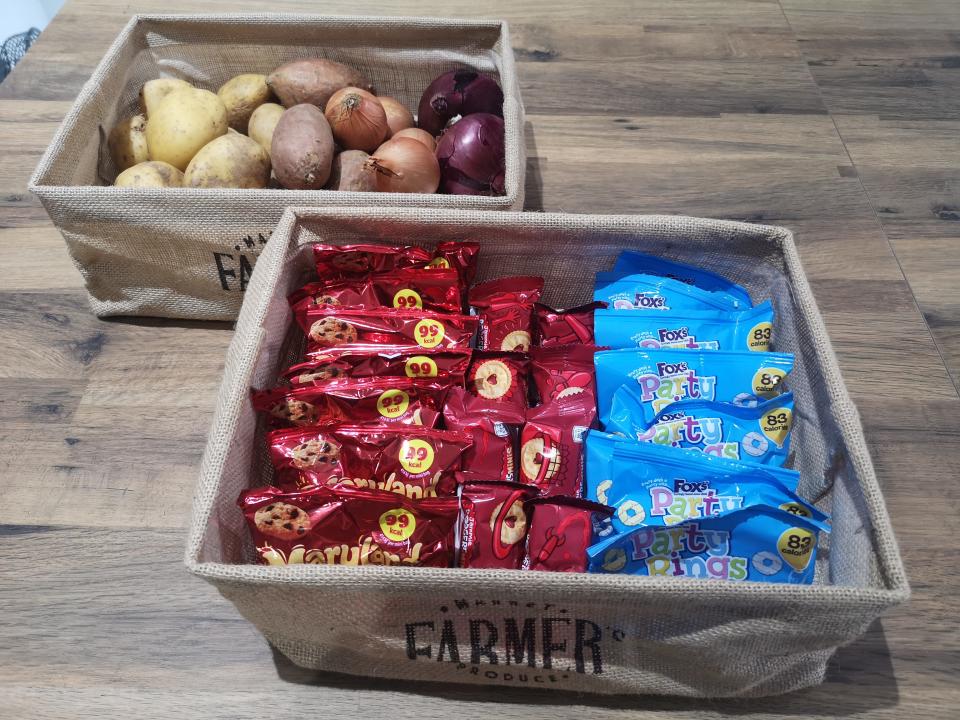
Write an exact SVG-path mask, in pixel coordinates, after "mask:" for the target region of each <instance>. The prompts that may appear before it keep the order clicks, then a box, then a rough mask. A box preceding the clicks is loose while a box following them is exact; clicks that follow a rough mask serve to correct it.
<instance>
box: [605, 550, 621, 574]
mask: <svg viewBox="0 0 960 720" xmlns="http://www.w3.org/2000/svg"><path fill="white" fill-rule="evenodd" d="M626 564H627V554H626V553H625V552H624V551H623V548H610V549H609V550H607V552H606V553H605V554H604V556H603V565H602V567H603V569H604V570H605V571H606V572H612V573H615V572H620V571H621V570H623V568H624V567H625V566H626Z"/></svg>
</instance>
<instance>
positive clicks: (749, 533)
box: [587, 506, 829, 585]
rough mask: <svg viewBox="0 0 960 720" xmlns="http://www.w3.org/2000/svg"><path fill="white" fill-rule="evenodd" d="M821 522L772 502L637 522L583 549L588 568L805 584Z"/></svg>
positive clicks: (812, 570) (809, 580)
mask: <svg viewBox="0 0 960 720" xmlns="http://www.w3.org/2000/svg"><path fill="white" fill-rule="evenodd" d="M821 530H823V531H826V532H829V529H828V528H827V527H826V526H824V525H823V524H822V523H817V522H815V521H813V520H811V519H808V518H804V517H801V516H799V515H794V514H792V513H789V512H785V511H783V510H780V509H779V508H775V507H767V506H755V507H749V508H745V509H743V510H740V511H738V512H734V513H730V514H729V515H723V516H721V517H711V518H706V519H703V520H690V521H688V522H685V523H682V524H681V525H676V526H674V527H641V528H637V529H635V530H633V531H632V532H629V533H627V534H624V535H615V536H612V537H608V538H606V539H604V540H601V541H600V542H598V543H595V544H594V545H591V546H590V547H589V548H588V549H587V561H588V563H589V565H588V572H596V573H608V574H610V573H620V574H624V575H648V576H650V577H685V578H691V579H703V580H737V581H742V580H750V581H754V582H780V583H792V584H797V585H809V584H811V583H812V582H813V577H814V573H815V570H816V558H817V533H818V532H819V531H821Z"/></svg>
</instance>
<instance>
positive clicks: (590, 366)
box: [238, 242, 826, 582]
mask: <svg viewBox="0 0 960 720" xmlns="http://www.w3.org/2000/svg"><path fill="white" fill-rule="evenodd" d="M479 251H480V247H479V245H478V244H477V243H473V242H444V243H440V244H439V245H438V246H437V247H436V249H435V250H434V251H433V252H428V251H426V250H425V249H423V248H419V247H412V246H403V247H389V246H384V245H376V244H370V245H344V246H330V245H317V246H315V247H314V259H315V264H316V270H317V278H318V279H317V280H316V281H314V282H311V283H308V284H307V285H305V286H304V287H302V288H300V289H299V290H297V291H296V292H294V293H293V294H291V296H290V297H289V302H290V305H291V308H292V309H293V315H294V318H295V321H296V323H297V324H298V325H299V327H300V328H301V329H302V330H303V332H304V334H305V336H306V351H305V356H304V357H303V358H301V359H300V361H299V362H297V363H296V364H294V365H293V366H291V367H290V368H288V369H286V370H285V371H284V372H283V373H282V375H281V379H280V382H279V384H278V385H277V386H276V387H273V388H269V389H261V390H256V391H254V392H253V403H254V407H255V408H256V409H257V410H259V411H261V412H262V413H263V414H264V416H265V417H266V421H267V424H268V426H269V428H268V429H269V432H267V434H266V442H267V444H268V446H269V451H270V457H271V461H272V464H273V468H274V478H273V483H272V484H271V485H269V486H264V487H259V488H252V489H249V490H247V491H245V492H244V493H243V494H242V495H241V496H240V498H239V500H238V503H239V505H240V507H241V510H242V511H243V513H244V515H245V517H246V519H247V521H248V524H249V527H250V530H251V534H252V536H253V540H254V543H255V545H256V548H257V557H258V559H259V560H260V561H261V562H264V563H268V564H275V565H283V564H292V563H316V564H342V565H408V566H419V565H424V566H433V567H464V568H499V569H518V570H519V569H523V570H545V571H562V572H587V571H590V572H607V573H610V572H621V573H634V574H650V575H671V576H692V577H705V578H726V579H730V580H741V579H751V580H753V579H766V580H783V581H787V582H809V581H810V579H812V559H813V556H814V553H815V547H816V533H817V531H818V530H820V529H825V528H826V525H825V524H824V523H825V520H826V518H825V516H823V514H822V513H820V512H819V511H817V510H816V509H815V508H813V507H812V506H810V505H809V504H807V503H806V502H804V501H803V500H802V499H800V498H799V497H797V496H796V495H795V494H794V491H795V490H796V486H797V482H798V479H799V478H798V475H797V473H796V472H794V471H792V470H788V469H785V468H784V467H782V466H783V464H784V462H785V461H786V460H787V458H788V450H789V433H790V425H791V422H792V408H793V405H792V397H791V396H790V395H789V393H781V392H780V390H781V389H782V388H783V386H784V378H785V376H786V375H787V373H789V371H790V368H791V367H792V357H790V356H787V355H778V354H776V353H770V352H768V351H769V349H770V342H771V337H772V329H773V324H772V323H773V314H772V310H771V309H770V305H769V303H764V304H761V305H758V306H756V307H753V306H752V305H751V304H750V298H749V296H748V295H747V293H746V292H745V291H743V289H742V288H739V286H736V285H733V284H732V283H729V282H727V281H726V280H724V279H723V278H719V277H717V276H713V275H710V274H709V273H703V272H702V271H698V270H696V269H693V268H686V267H685V266H680V265H676V264H674V263H669V262H667V261H664V260H661V259H658V258H649V257H647V256H641V255H637V254H627V253H625V254H624V255H622V256H621V258H620V260H619V261H618V263H617V266H616V267H615V268H614V271H613V273H612V274H601V275H600V276H598V284H597V288H596V296H595V300H594V302H591V303H589V304H586V305H583V306H580V307H576V308H570V309H567V310H555V309H553V308H551V307H548V306H546V305H544V304H542V303H540V299H541V295H542V293H543V290H544V287H543V279H542V278H539V277H528V276H522V277H508V278H499V279H495V280H490V281H487V282H483V283H479V284H473V280H474V277H475V275H476V272H477V260H478V255H479ZM698 282H699V285H698ZM597 345H599V346H600V347H597ZM698 403H699V404H698ZM601 427H602V431H601V429H600V428H601ZM674 526H676V527H674ZM677 528H682V530H683V532H682V533H678V532H677V531H676V529H677ZM778 532H779V535H777V537H776V538H774V539H773V540H772V541H771V540H770V538H772V537H773V535H774V534H777V533H778ZM724 537H725V538H726V541H725V542H726V545H725V546H724V547H719V546H718V542H719V540H718V539H719V538H724ZM665 543H666V544H665ZM670 543H672V544H670ZM795 545H797V547H794V546H795ZM745 546H749V547H750V548H753V549H752V550H751V554H750V556H749V558H750V562H751V563H752V564H751V565H750V567H747V568H744V567H743V564H744V559H743V557H741V555H742V554H743V553H744V552H746V551H747V550H745V549H744V547H745ZM754 546H756V547H754ZM781 546H782V549H781ZM748 549H749V548H748ZM733 553H737V554H736V555H734V554H733ZM764 553H766V554H764ZM778 561H779V565H778ZM784 566H786V567H784ZM801 566H802V567H801ZM757 567H760V568H762V570H756V571H755V572H754V571H751V568H757ZM808 576H809V577H808Z"/></svg>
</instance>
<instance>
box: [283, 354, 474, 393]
mask: <svg viewBox="0 0 960 720" xmlns="http://www.w3.org/2000/svg"><path fill="white" fill-rule="evenodd" d="M471 354H472V353H471V351H470V350H425V349H423V348H421V347H416V346H414V347H410V346H404V345H396V346H392V345H370V346H358V345H351V346H349V347H343V348H328V349H326V350H317V351H316V352H312V353H310V354H309V355H308V356H307V360H306V362H302V363H298V364H296V365H294V366H292V367H290V368H288V369H287V370H285V371H284V373H283V377H284V379H285V380H286V382H287V383H289V384H290V385H292V386H294V387H296V386H298V385H324V384H326V383H328V382H335V381H339V380H343V379H345V378H363V377H408V378H441V379H442V380H444V381H449V382H450V383H451V384H455V385H463V382H464V378H465V377H466V374H467V368H468V367H469V365H470V357H471Z"/></svg>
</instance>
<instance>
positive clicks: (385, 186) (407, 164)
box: [364, 138, 440, 193]
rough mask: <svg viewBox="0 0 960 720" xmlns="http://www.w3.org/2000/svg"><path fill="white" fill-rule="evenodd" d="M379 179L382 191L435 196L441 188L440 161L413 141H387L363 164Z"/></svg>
mask: <svg viewBox="0 0 960 720" xmlns="http://www.w3.org/2000/svg"><path fill="white" fill-rule="evenodd" d="M364 170H365V171H367V172H373V173H375V174H376V178H377V190H380V191H381V192H409V193H435V192H436V191H437V187H438V186H439V185H440V165H439V163H438V162H437V158H436V157H435V156H434V154H433V153H432V152H430V150H429V149H427V147H426V146H425V145H424V144H423V143H422V142H419V141H417V140H413V139H411V138H394V139H393V140H387V142H385V143H384V144H383V145H381V146H380V147H378V148H377V151H376V152H375V153H374V154H373V155H371V156H370V158H369V159H368V160H367V162H366V165H364Z"/></svg>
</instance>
